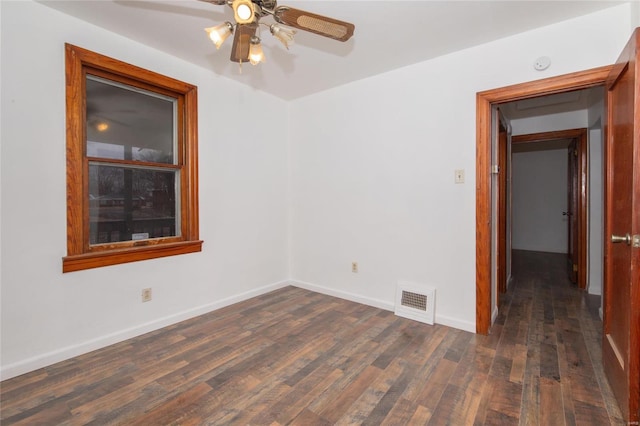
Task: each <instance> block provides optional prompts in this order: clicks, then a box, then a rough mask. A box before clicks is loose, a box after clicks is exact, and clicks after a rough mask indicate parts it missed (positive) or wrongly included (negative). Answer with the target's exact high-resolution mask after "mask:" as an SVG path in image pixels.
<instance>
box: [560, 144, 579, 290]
mask: <svg viewBox="0 0 640 426" xmlns="http://www.w3.org/2000/svg"><path fill="white" fill-rule="evenodd" d="M567 155H568V158H567V161H568V164H567V211H566V212H563V213H562V214H564V215H565V216H566V217H567V271H568V274H569V279H570V280H571V282H572V283H575V282H577V281H578V217H579V216H578V214H577V213H578V194H579V180H578V177H579V173H578V144H577V141H576V139H574V140H573V141H572V142H571V143H570V144H569V147H568V149H567Z"/></svg>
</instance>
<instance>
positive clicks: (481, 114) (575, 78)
mask: <svg viewBox="0 0 640 426" xmlns="http://www.w3.org/2000/svg"><path fill="white" fill-rule="evenodd" d="M612 68H613V66H612V65H608V66H604V67H599V68H594V69H591V70H586V71H580V72H576V73H571V74H565V75H561V76H558V77H551V78H545V79H542V80H537V81H532V82H528V83H522V84H516V85H512V86H506V87H501V88H498V89H493V90H487V91H484V92H479V93H477V94H476V333H478V334H489V328H490V327H491V254H492V253H491V236H492V233H493V229H492V228H491V213H492V211H491V148H492V139H491V136H492V135H491V132H492V128H491V106H492V105H497V104H501V103H505V102H512V101H518V100H522V99H528V98H534V97H538V96H544V95H552V94H555V93H564V92H570V91H574V90H580V89H586V88H588V87H594V86H601V85H604V84H605V82H606V79H607V76H608V75H609V72H610V71H611V69H612Z"/></svg>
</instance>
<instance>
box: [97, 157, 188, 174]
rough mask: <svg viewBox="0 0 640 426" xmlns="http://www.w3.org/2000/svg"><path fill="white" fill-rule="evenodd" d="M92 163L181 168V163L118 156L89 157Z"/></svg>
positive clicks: (169, 169)
mask: <svg viewBox="0 0 640 426" xmlns="http://www.w3.org/2000/svg"><path fill="white" fill-rule="evenodd" d="M87 161H89V162H91V163H100V164H113V165H114V166H134V167H153V168H155V169H167V171H171V170H177V169H180V165H179V164H169V163H152V162H149V161H137V160H118V159H116V158H102V157H87Z"/></svg>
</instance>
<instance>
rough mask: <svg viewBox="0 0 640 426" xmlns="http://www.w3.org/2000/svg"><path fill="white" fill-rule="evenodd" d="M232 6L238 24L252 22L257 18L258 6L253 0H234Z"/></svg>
mask: <svg viewBox="0 0 640 426" xmlns="http://www.w3.org/2000/svg"><path fill="white" fill-rule="evenodd" d="M231 7H232V8H233V14H234V18H235V20H236V22H237V23H238V24H250V23H251V22H253V21H254V20H255V14H256V8H255V5H254V4H253V2H252V1H251V0H233V3H232V4H231Z"/></svg>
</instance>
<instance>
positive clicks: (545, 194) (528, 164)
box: [512, 149, 568, 253]
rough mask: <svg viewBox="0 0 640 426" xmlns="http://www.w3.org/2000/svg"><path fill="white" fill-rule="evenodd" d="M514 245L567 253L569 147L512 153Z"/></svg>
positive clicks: (516, 247) (520, 247)
mask: <svg viewBox="0 0 640 426" xmlns="http://www.w3.org/2000/svg"><path fill="white" fill-rule="evenodd" d="M512 158H513V163H512V164H513V248H514V249H515V250H533V251H544V252H550V253H566V252H567V224H568V221H567V217H566V216H563V215H562V212H563V211H567V150H566V149H556V150H548V151H533V152H517V153H514V154H513V157H512Z"/></svg>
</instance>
